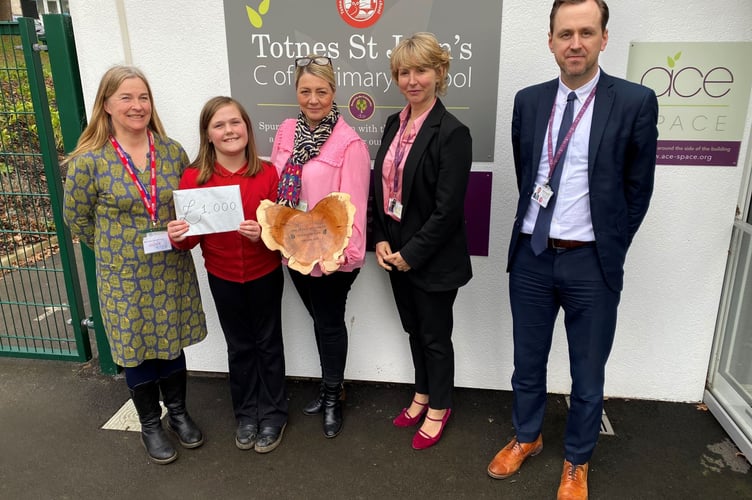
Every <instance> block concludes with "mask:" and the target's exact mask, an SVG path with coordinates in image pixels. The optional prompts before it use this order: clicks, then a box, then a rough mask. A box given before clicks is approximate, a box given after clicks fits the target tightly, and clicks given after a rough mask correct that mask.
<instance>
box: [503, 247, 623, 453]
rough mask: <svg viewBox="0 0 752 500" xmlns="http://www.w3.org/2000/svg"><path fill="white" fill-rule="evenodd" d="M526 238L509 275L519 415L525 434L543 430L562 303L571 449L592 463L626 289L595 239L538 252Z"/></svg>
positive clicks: (516, 420)
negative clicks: (614, 286)
mask: <svg viewBox="0 0 752 500" xmlns="http://www.w3.org/2000/svg"><path fill="white" fill-rule="evenodd" d="M518 241H519V243H518V248H517V250H516V252H515V255H514V258H513V262H512V265H511V267H510V275H509V296H510V303H511V308H512V318H513V325H514V331H513V337H514V374H513V375H512V389H513V390H514V403H513V408H512V421H513V424H514V427H515V430H516V432H517V439H518V440H519V441H520V442H523V443H527V442H532V441H534V440H535V439H536V438H537V437H538V435H539V434H540V433H541V430H542V427H543V414H544V411H545V407H546V392H547V391H546V376H547V368H546V365H547V363H548V355H549V351H550V350H551V339H552V337H553V330H554V323H555V321H556V316H557V315H558V312H559V309H562V310H563V311H564V325H565V327H566V331H567V342H568V345H569V370H570V375H571V378H572V386H571V394H570V409H569V414H568V416H567V427H566V434H565V437H564V453H565V458H566V459H567V460H569V461H570V462H572V463H573V464H575V465H580V464H584V463H586V462H588V461H589V460H590V457H591V455H592V454H593V450H594V448H595V444H596V442H597V441H598V435H599V433H600V422H601V414H602V412H603V385H604V381H605V367H606V361H607V360H608V356H609V354H610V352H611V346H612V344H613V340H614V331H615V329H616V310H617V307H618V305H619V299H620V295H621V294H620V292H615V291H613V290H611V289H610V288H609V287H608V285H607V284H606V282H605V281H604V279H603V275H602V273H601V269H600V265H599V263H598V254H597V251H596V248H595V245H589V246H584V247H579V248H574V249H570V250H557V249H547V250H545V251H544V252H543V253H542V254H540V255H539V256H537V257H536V256H535V254H533V251H532V249H531V248H530V238H529V237H525V236H522V237H520V238H519V240H518Z"/></svg>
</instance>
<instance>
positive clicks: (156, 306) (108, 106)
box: [64, 66, 206, 464]
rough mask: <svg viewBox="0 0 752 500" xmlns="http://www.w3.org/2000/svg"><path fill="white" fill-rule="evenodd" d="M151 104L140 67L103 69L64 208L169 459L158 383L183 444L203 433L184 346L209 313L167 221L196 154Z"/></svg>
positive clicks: (200, 333)
mask: <svg viewBox="0 0 752 500" xmlns="http://www.w3.org/2000/svg"><path fill="white" fill-rule="evenodd" d="M152 106H153V105H152V93H151V88H150V87H149V84H148V82H147V81H146V77H145V76H144V75H143V73H142V72H141V71H140V70H138V69H137V68H133V67H130V66H115V67H113V68H111V69H109V70H108V71H107V72H106V73H105V74H104V76H103V77H102V80H101V82H100V84H99V90H98V91H97V96H96V98H95V101H94V106H93V109H92V113H91V120H90V121H89V125H88V126H87V127H86V129H85V130H84V131H83V133H82V134H81V137H80V138H79V141H78V145H77V146H76V149H75V150H74V151H73V152H72V153H71V154H70V156H69V158H68V160H67V163H68V175H67V179H66V181H65V207H64V217H65V220H66V223H67V224H68V226H69V227H70V230H71V232H72V233H73V234H74V235H75V236H78V237H79V239H80V240H81V241H82V242H83V243H84V244H86V245H87V246H89V247H91V248H92V249H93V250H94V254H95V256H96V271H97V273H96V274H97V288H98V290H99V303H100V307H101V310H102V319H103V320H104V326H105V330H106V332H107V339H108V340H109V344H110V350H111V352H112V357H113V359H114V360H115V362H116V363H117V364H118V365H120V366H122V367H124V368H125V370H124V371H125V380H126V383H127V384H128V388H129V389H130V393H131V397H132V399H133V403H134V406H135V407H136V410H137V411H138V416H139V420H140V421H141V441H142V443H143V445H144V447H145V448H146V451H147V453H148V454H149V457H150V458H151V459H152V461H154V462H156V463H160V464H166V463H170V462H172V461H174V460H175V459H176V458H177V452H176V451H175V448H174V447H173V445H172V443H171V442H170V440H169V439H168V438H167V435H166V434H165V432H164V429H163V428H162V422H161V408H160V405H159V392H160V389H161V391H162V397H163V400H164V403H165V406H166V407H167V410H168V414H169V418H168V428H169V429H170V430H172V431H173V432H174V433H175V434H176V435H177V437H178V440H179V442H180V444H181V445H182V446H183V447H185V448H196V447H198V446H201V444H203V442H204V438H203V435H202V433H201V430H200V429H199V428H198V427H197V426H196V424H195V423H194V422H193V420H192V419H191V417H190V416H189V415H188V412H187V411H186V408H185V393H186V364H185V355H184V354H183V348H184V347H187V346H189V345H192V344H195V343H197V342H200V341H201V340H203V339H204V337H205V336H206V323H205V319H204V312H203V308H202V305H201V297H200V295H199V286H198V282H197V279H196V273H195V270H194V267H193V259H192V257H191V254H190V252H185V251H178V250H175V249H173V248H172V246H171V245H170V241H169V239H168V237H167V232H166V231H165V230H164V227H163V224H166V223H167V221H170V220H173V219H175V210H174V206H173V201H172V191H173V190H174V189H177V188H178V184H179V182H180V176H181V174H182V173H183V170H184V169H185V167H186V166H187V165H188V156H187V155H186V153H185V151H184V150H183V148H182V146H181V145H180V144H178V143H177V142H176V141H174V140H172V139H170V138H169V137H167V136H166V135H165V133H164V129H163V128H162V123H161V121H160V120H159V117H158V115H157V112H156V110H155V109H154V108H153V107H152Z"/></svg>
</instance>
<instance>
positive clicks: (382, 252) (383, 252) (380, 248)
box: [376, 241, 392, 271]
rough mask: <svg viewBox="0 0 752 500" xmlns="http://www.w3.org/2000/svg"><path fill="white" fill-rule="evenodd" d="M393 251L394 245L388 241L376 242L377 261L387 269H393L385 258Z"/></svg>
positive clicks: (381, 266)
mask: <svg viewBox="0 0 752 500" xmlns="http://www.w3.org/2000/svg"><path fill="white" fill-rule="evenodd" d="M391 253H392V247H391V246H389V242H388V241H379V242H378V243H376V262H377V263H378V264H379V267H380V268H382V269H386V270H387V271H391V270H392V266H390V265H389V264H388V263H387V262H386V261H385V260H384V259H385V257H386V256H387V255H390V254H391Z"/></svg>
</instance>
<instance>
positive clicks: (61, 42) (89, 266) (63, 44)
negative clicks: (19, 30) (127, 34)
mask: <svg viewBox="0 0 752 500" xmlns="http://www.w3.org/2000/svg"><path fill="white" fill-rule="evenodd" d="M42 17H43V19H44V28H45V32H46V35H47V37H46V38H47V45H48V52H49V55H50V69H51V70H52V79H53V82H54V85H55V95H56V97H57V105H58V111H59V113H60V128H61V130H62V134H63V147H64V149H65V152H66V153H69V152H71V151H72V150H73V149H74V148H75V147H76V143H77V142H78V137H79V136H80V135H81V132H82V131H83V129H84V128H85V126H86V110H85V107H84V98H83V91H82V90H81V76H80V73H79V70H78V58H77V55H76V44H75V39H74V36H73V24H72V23H71V18H70V16H69V15H64V14H45V15H44V16H42ZM63 227H65V231H66V233H67V234H69V230H68V227H67V226H65V225H64V224H63ZM81 254H82V257H83V263H84V272H85V274H86V284H87V290H88V293H89V303H90V307H91V318H90V321H91V323H93V327H94V332H95V338H96V342H97V352H98V357H99V367H100V369H101V370H102V372H103V373H106V374H110V375H114V374H116V373H118V371H119V370H120V367H118V366H117V365H116V364H115V362H114V361H113V360H112V355H111V354H110V347H109V342H108V341H107V336H106V334H105V331H104V324H103V322H102V314H101V311H100V308H99V296H98V293H97V280H96V269H95V261H94V252H93V251H92V250H91V249H90V248H89V247H87V246H86V245H84V244H83V243H82V244H81ZM87 324H89V322H88V321H87Z"/></svg>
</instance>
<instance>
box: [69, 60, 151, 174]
mask: <svg viewBox="0 0 752 500" xmlns="http://www.w3.org/2000/svg"><path fill="white" fill-rule="evenodd" d="M129 78H138V79H140V80H141V81H142V82H144V85H146V91H147V92H148V93H149V101H150V102H151V118H150V119H149V125H148V128H149V130H151V131H152V132H153V133H154V134H156V135H159V136H161V137H166V135H165V132H164V127H162V121H161V120H160V119H159V115H157V110H156V108H155V107H154V98H153V96H152V93H151V87H150V86H149V82H148V81H147V80H146V76H145V75H144V74H143V72H142V71H141V70H140V69H138V68H136V67H134V66H113V67H112V68H110V69H108V70H107V72H106V73H105V74H104V75H103V76H102V79H101V81H100V82H99V89H98V90H97V96H96V97H95V98H94V106H93V107H92V110H91V118H90V119H89V124H88V125H87V126H86V128H85V129H84V131H83V132H81V136H80V137H79V138H78V144H76V148H75V149H74V150H73V151H71V153H70V154H69V155H68V157H67V158H66V160H65V161H66V162H67V161H68V160H70V159H71V158H74V157H76V156H78V155H80V154H83V153H88V152H89V151H94V150H97V149H101V148H103V147H104V145H105V144H107V140H108V138H109V136H110V135H113V134H114V132H115V131H114V129H113V127H112V119H111V117H110V115H109V113H107V111H105V109H104V104H105V102H106V101H107V99H109V98H110V97H111V96H112V95H113V94H114V93H115V92H117V89H119V88H120V85H121V84H122V83H123V82H124V81H125V80H128V79H129Z"/></svg>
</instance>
